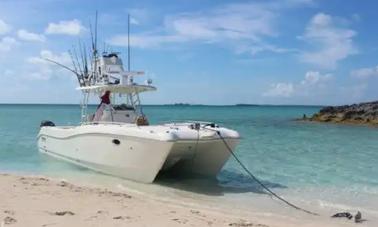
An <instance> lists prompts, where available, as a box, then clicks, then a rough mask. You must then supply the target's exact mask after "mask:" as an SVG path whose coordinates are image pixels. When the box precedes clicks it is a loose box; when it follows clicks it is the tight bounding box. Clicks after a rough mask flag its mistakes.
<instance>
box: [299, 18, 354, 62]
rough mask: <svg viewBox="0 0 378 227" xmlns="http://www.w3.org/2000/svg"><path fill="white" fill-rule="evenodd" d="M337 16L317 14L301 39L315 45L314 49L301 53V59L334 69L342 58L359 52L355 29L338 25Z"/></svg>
mask: <svg viewBox="0 0 378 227" xmlns="http://www.w3.org/2000/svg"><path fill="white" fill-rule="evenodd" d="M336 22H337V18H334V17H332V16H330V15H328V14H324V13H318V14H316V15H315V16H314V17H313V18H312V19H311V21H310V22H309V24H308V25H307V27H306V31H305V33H304V35H303V36H301V37H300V39H302V40H304V41H306V42H308V43H309V44H310V45H312V46H314V47H315V50H314V51H306V52H303V53H302V54H301V56H300V57H301V60H302V61H304V62H308V63H311V64H314V65H317V66H320V67H322V68H328V69H334V68H336V66H337V63H338V62H339V61H340V60H343V59H345V58H347V57H349V56H350V55H353V54H356V53H357V48H356V47H355V45H354V43H353V37H354V36H355V35H356V32H355V31H354V30H351V29H348V28H344V27H343V26H341V25H338V24H337V23H336Z"/></svg>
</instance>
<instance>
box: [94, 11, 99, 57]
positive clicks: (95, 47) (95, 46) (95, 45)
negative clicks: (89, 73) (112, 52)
mask: <svg viewBox="0 0 378 227" xmlns="http://www.w3.org/2000/svg"><path fill="white" fill-rule="evenodd" d="M97 17H98V11H97V10H96V19H95V37H94V51H95V55H97Z"/></svg>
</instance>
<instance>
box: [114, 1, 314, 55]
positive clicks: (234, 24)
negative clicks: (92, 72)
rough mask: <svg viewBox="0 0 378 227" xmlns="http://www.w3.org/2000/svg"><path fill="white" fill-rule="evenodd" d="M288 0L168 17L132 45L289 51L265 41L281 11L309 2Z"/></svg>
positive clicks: (119, 38)
mask: <svg viewBox="0 0 378 227" xmlns="http://www.w3.org/2000/svg"><path fill="white" fill-rule="evenodd" d="M310 2H312V1H310V0H286V1H282V2H278V3H271V2H267V3H233V4H226V5H223V6H220V7H216V8H213V9H209V10H204V11H197V12H188V13H181V14H176V15H170V16H166V17H165V19H164V24H163V25H162V26H161V27H162V29H157V30H154V31H151V32H146V33H141V34H137V35H132V37H131V44H132V45H133V46H136V47H140V48H150V47H159V46H162V45H165V44H174V43H184V42H202V43H213V44H214V43H216V44H221V45H223V46H229V47H231V48H233V49H234V50H235V51H236V52H237V53H250V54H256V53H258V52H263V51H269V52H277V53H282V52H287V51H291V50H288V49H285V48H279V47H276V46H274V45H273V44H270V43H266V42H265V41H263V40H264V39H265V38H267V37H275V36H277V32H276V28H275V21H276V19H277V17H278V15H279V12H278V11H280V10H282V9H285V8H288V7H294V6H297V5H303V4H307V3H310ZM109 43H111V44H113V45H119V46H126V45H127V35H116V36H114V37H113V38H111V39H110V41H109Z"/></svg>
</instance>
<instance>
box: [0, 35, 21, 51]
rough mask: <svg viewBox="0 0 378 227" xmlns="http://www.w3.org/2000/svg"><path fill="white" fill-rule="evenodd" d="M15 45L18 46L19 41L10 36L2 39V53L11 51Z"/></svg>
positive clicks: (0, 40) (0, 42)
mask: <svg viewBox="0 0 378 227" xmlns="http://www.w3.org/2000/svg"><path fill="white" fill-rule="evenodd" d="M15 45H17V41H16V40H15V39H14V38H12V37H9V36H6V37H3V38H2V39H0V52H7V51H10V50H11V49H12V48H13V47H14V46H15Z"/></svg>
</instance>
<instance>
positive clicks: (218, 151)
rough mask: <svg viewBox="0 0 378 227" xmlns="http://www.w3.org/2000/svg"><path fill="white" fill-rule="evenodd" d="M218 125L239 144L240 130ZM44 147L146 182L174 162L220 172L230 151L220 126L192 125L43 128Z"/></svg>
mask: <svg viewBox="0 0 378 227" xmlns="http://www.w3.org/2000/svg"><path fill="white" fill-rule="evenodd" d="M217 130H219V131H221V134H222V136H223V137H225V138H226V139H225V140H226V141H227V144H228V145H229V146H230V147H231V148H232V149H233V148H234V147H235V146H236V145H237V143H238V140H239V135H238V134H237V132H235V131H232V130H228V129H224V128H220V129H217ZM117 143H118V144H117ZM38 147H39V151H40V152H42V153H46V154H48V155H51V156H54V157H56V158H60V159H63V160H66V161H69V162H72V163H74V164H77V165H80V166H84V167H87V168H90V169H93V170H96V171H100V172H103V173H106V174H110V175H115V176H119V177H122V178H127V179H131V180H134V181H138V182H144V183H151V182H153V181H154V179H155V177H156V176H157V174H158V173H159V171H161V170H169V169H171V168H172V167H173V166H174V167H175V168H174V169H175V171H180V172H181V171H182V172H186V173H195V174H200V175H206V176H215V175H216V174H217V173H218V172H219V170H220V169H221V168H222V167H223V165H224V163H225V162H226V161H227V160H228V158H229V155H230V153H229V151H228V150H227V148H226V146H225V145H224V143H223V141H222V140H221V139H220V138H219V136H218V135H217V134H216V133H215V132H214V131H211V130H206V129H201V130H199V131H197V130H194V129H189V128H188V127H187V125H185V126H180V127H179V126H175V127H172V125H161V126H142V127H138V126H135V125H116V124H98V125H82V126H77V127H42V128H41V131H40V133H39V135H38Z"/></svg>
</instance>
